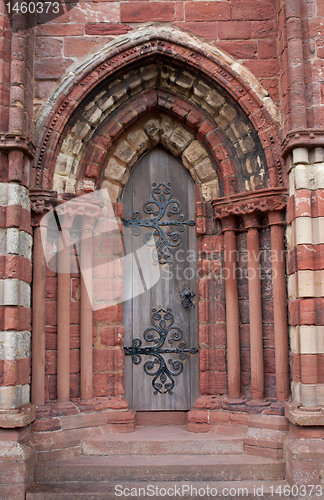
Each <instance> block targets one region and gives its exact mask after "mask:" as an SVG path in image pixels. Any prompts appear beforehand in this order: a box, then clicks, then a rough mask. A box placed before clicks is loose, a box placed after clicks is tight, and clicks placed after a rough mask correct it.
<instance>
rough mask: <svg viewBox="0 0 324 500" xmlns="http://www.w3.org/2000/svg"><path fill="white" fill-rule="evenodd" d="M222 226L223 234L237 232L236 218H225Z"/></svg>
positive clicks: (230, 216)
mask: <svg viewBox="0 0 324 500" xmlns="http://www.w3.org/2000/svg"><path fill="white" fill-rule="evenodd" d="M221 224H222V231H223V233H225V232H226V231H235V230H236V228H237V222H236V217H234V216H233V215H229V216H228V217H223V218H222V219H221Z"/></svg>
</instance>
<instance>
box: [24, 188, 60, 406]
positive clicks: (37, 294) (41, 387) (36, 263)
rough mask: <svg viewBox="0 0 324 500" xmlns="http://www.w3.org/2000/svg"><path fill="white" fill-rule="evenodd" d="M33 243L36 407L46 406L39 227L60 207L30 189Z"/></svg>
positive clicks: (42, 231)
mask: <svg viewBox="0 0 324 500" xmlns="http://www.w3.org/2000/svg"><path fill="white" fill-rule="evenodd" d="M29 195H30V199H31V209H32V226H33V227H34V242H33V293H32V297H33V304H32V377H31V400H32V403H33V404H35V405H43V404H44V402H45V321H46V320H45V316H46V314H45V305H46V267H47V266H46V256H45V253H44V248H43V241H44V242H46V240H47V227H46V226H44V225H43V226H42V228H41V227H40V223H41V219H42V217H43V216H44V215H45V214H46V213H47V212H48V210H50V209H52V208H53V204H54V205H55V204H56V203H57V199H56V193H55V192H54V191H47V190H45V189H30V191H29Z"/></svg>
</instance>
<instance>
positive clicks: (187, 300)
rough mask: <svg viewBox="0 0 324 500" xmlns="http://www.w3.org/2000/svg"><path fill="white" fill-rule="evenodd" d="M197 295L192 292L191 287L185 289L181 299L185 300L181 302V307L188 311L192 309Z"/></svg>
mask: <svg viewBox="0 0 324 500" xmlns="http://www.w3.org/2000/svg"><path fill="white" fill-rule="evenodd" d="M195 295H196V294H195V293H193V292H192V291H191V290H190V287H189V285H187V286H186V288H185V289H184V291H183V292H182V293H180V297H182V298H183V300H182V301H181V305H182V306H183V307H185V308H187V309H189V308H190V307H192V300H191V299H193V298H194V296H195Z"/></svg>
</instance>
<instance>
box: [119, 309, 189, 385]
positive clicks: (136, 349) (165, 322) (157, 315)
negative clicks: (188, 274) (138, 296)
mask: <svg viewBox="0 0 324 500" xmlns="http://www.w3.org/2000/svg"><path fill="white" fill-rule="evenodd" d="M151 323H152V326H150V327H148V328H146V330H145V331H144V334H143V337H144V340H145V341H146V342H154V344H155V346H154V347H142V341H141V339H138V338H136V339H133V341H132V345H131V347H124V350H125V355H126V356H132V361H133V363H134V364H135V365H139V364H140V363H141V362H142V355H149V356H154V357H155V359H154V360H149V361H146V362H145V363H144V371H145V373H146V374H147V375H150V376H151V377H154V378H153V380H152V386H153V389H154V394H158V393H160V394H166V393H169V394H172V389H173V387H174V384H175V382H174V378H173V377H175V376H177V375H180V373H182V371H183V363H182V361H180V360H184V359H186V354H187V353H188V354H196V353H197V352H198V349H197V348H195V347H188V348H187V347H186V343H185V342H183V341H182V342H181V340H182V338H183V332H182V330H181V328H179V327H178V326H174V325H173V323H174V316H173V314H172V312H171V309H166V310H165V309H162V308H161V309H158V310H157V309H152V316H151ZM168 335H169V337H168ZM167 337H168V343H169V344H170V345H171V344H172V343H173V342H180V343H179V344H178V346H177V347H163V345H164V343H165V341H166V339H167ZM165 353H174V354H177V355H178V357H179V359H175V360H172V359H169V360H168V364H169V365H171V369H170V368H169V366H168V365H167V363H166V361H165V359H164V358H163V356H162V354H165Z"/></svg>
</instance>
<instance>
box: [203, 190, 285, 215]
mask: <svg viewBox="0 0 324 500" xmlns="http://www.w3.org/2000/svg"><path fill="white" fill-rule="evenodd" d="M287 200H288V193H287V190H286V188H270V189H261V190H260V191H255V192H253V193H251V192H249V193H243V194H239V195H233V196H228V197H224V198H218V199H216V200H212V201H211V206H212V208H213V212H214V217H215V219H224V218H226V217H233V216H243V215H248V214H249V215H251V214H257V213H268V212H274V211H280V210H282V209H284V208H285V207H286V205H287Z"/></svg>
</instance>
